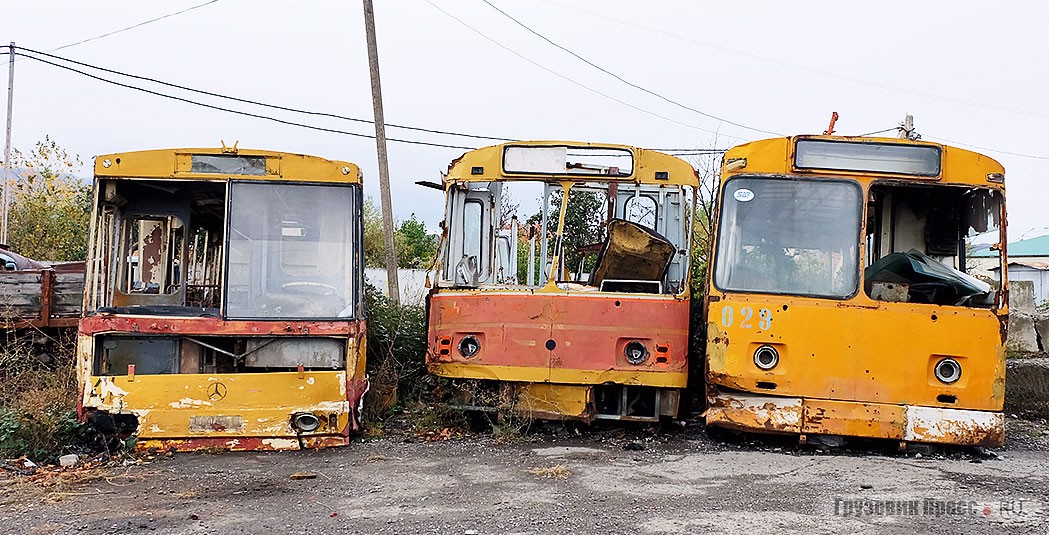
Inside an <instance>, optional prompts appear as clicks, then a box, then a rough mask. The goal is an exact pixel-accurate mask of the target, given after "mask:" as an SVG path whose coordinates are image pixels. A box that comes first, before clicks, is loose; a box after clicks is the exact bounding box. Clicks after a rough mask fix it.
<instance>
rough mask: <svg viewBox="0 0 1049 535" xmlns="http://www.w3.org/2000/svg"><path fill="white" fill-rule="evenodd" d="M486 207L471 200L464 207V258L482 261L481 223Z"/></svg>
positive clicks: (479, 202)
mask: <svg viewBox="0 0 1049 535" xmlns="http://www.w3.org/2000/svg"><path fill="white" fill-rule="evenodd" d="M483 209H484V205H482V204H481V201H478V200H474V199H470V200H467V201H466V204H465V206H464V207H463V256H465V257H471V256H472V257H475V258H476V259H477V261H478V262H480V260H481V239H482V237H481V234H482V233H481V223H482V219H481V216H482V212H483Z"/></svg>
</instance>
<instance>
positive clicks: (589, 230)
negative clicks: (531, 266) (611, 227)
mask: <svg viewBox="0 0 1049 535" xmlns="http://www.w3.org/2000/svg"><path fill="white" fill-rule="evenodd" d="M563 198H564V191H563V190H561V189H557V190H555V191H554V192H553V193H552V194H551V195H550V207H549V214H548V216H547V217H548V221H547V229H546V230H547V239H548V240H549V247H550V248H551V250H550V251H549V252H548V254H553V247H555V245H556V238H555V234H556V233H557V223H558V221H559V220H560V219H561V200H562V199H563ZM605 203H606V196H605V194H603V193H602V192H597V191H580V190H571V193H570V194H569V196H568V206H567V207H566V208H565V228H564V234H563V238H562V241H563V251H564V256H563V262H564V265H561V266H560V267H559V269H564V268H566V267H567V268H568V269H570V270H572V271H573V272H575V271H576V270H577V269H579V263H580V261H583V260H584V259H585V262H584V265H583V271H584V272H587V271H589V270H590V269H592V268H593V263H594V261H595V260H596V256H594V255H593V254H592V253H588V252H585V251H581V248H583V247H586V246H588V245H594V244H600V243H603V242H604V240H605V232H606V229H605V223H606V222H605ZM541 220H542V214H533V215H532V216H531V217H529V218H528V219H527V220H526V221H525V226H526V227H527V226H529V225H537V224H539V222H540V221H541ZM526 246H527V245H526ZM526 252H527V251H526ZM536 254H539V250H538V247H537V250H536ZM518 257H521V252H520V248H518ZM527 265H528V261H527V259H525V260H524V266H525V268H526V269H527ZM522 271H523V270H522V269H521V268H520V266H519V268H518V273H519V276H520V275H521V273H522Z"/></svg>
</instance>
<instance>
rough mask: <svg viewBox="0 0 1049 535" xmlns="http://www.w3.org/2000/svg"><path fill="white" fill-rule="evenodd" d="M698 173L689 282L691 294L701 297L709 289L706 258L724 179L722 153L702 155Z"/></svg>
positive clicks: (698, 162) (694, 164) (693, 164)
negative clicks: (719, 192)
mask: <svg viewBox="0 0 1049 535" xmlns="http://www.w3.org/2000/svg"><path fill="white" fill-rule="evenodd" d="M692 167H695V168H696V169H697V171H698V175H699V191H698V192H697V193H696V197H697V198H696V199H695V200H694V202H695V203H696V210H695V212H694V217H695V218H696V223H695V226H693V228H692V251H691V260H690V262H689V263H690V265H691V269H690V271H691V273H690V280H689V286H691V290H692V297H693V298H696V299H700V298H702V296H703V293H704V292H705V291H706V287H705V285H706V275H707V262H708V261H709V255H710V230H711V222H712V221H713V218H714V195H715V194H716V193H717V190H718V186H719V183H720V182H721V157H720V156H703V157H701V159H699V160H697V161H694V162H692Z"/></svg>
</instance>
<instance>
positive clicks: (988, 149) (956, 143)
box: [924, 135, 1049, 160]
mask: <svg viewBox="0 0 1049 535" xmlns="http://www.w3.org/2000/svg"><path fill="white" fill-rule="evenodd" d="M924 137H925V139H932V140H939V141H943V142H945V143H950V144H951V145H958V146H960V147H968V148H970V149H976V150H982V151H987V152H997V153H999V154H1008V155H1009V156H1019V157H1021V158H1032V159H1035V160H1049V156H1038V155H1034V154H1024V153H1022V152H1009V151H1007V150H999V149H992V148H990V147H981V146H979V145H972V144H970V143H962V142H961V141H952V140H950V139H947V138H944V137H940V136H929V135H926V136H924Z"/></svg>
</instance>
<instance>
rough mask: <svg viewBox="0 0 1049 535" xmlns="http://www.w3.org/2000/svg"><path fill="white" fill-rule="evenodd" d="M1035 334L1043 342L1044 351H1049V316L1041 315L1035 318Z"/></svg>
mask: <svg viewBox="0 0 1049 535" xmlns="http://www.w3.org/2000/svg"><path fill="white" fill-rule="evenodd" d="M1034 332H1036V333H1038V340H1039V341H1041V342H1042V351H1049V316H1047V315H1045V314H1040V315H1037V316H1035V317H1034Z"/></svg>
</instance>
